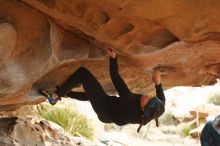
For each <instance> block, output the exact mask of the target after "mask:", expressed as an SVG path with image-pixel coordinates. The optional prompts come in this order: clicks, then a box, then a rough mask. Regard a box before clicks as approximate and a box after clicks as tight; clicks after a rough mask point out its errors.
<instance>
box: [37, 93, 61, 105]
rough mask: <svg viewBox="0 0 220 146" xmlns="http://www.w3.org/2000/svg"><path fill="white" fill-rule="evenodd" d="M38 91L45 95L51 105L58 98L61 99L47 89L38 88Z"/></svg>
mask: <svg viewBox="0 0 220 146" xmlns="http://www.w3.org/2000/svg"><path fill="white" fill-rule="evenodd" d="M39 93H40V94H41V95H43V97H45V98H46V99H47V100H48V101H49V103H50V104H51V105H55V104H56V103H57V101H58V100H61V98H60V97H58V96H57V95H56V94H55V93H54V94H51V93H50V92H49V91H47V90H45V89H39Z"/></svg>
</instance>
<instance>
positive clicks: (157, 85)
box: [152, 71, 166, 104]
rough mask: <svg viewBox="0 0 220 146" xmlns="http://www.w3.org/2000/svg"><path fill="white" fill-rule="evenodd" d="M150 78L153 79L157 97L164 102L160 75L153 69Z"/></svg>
mask: <svg viewBox="0 0 220 146" xmlns="http://www.w3.org/2000/svg"><path fill="white" fill-rule="evenodd" d="M152 80H153V81H154V84H155V88H156V93H157V97H158V98H159V99H160V100H161V101H162V102H163V103H164V104H165V101H166V99H165V95H164V92H163V88H162V84H161V77H160V72H159V71H154V72H153V74H152Z"/></svg>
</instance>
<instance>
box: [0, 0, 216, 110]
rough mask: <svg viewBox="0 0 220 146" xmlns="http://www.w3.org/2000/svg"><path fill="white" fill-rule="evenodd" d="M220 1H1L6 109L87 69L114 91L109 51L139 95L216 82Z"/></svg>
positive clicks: (0, 94) (0, 60)
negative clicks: (155, 78) (157, 84)
mask: <svg viewBox="0 0 220 146" xmlns="http://www.w3.org/2000/svg"><path fill="white" fill-rule="evenodd" d="M219 18H220V1H218V0H213V1H206V0H205V1H201V0H194V1H186V0H181V1H176V0H166V1H164V0H154V1H145V0H138V1H136V0H121V1H116V0H102V1H100V0H19V1H18V0H0V111H4V110H10V109H14V108H16V107H19V106H22V105H26V104H36V103H39V102H41V101H43V100H44V99H43V98H42V97H41V96H39V95H38V93H37V90H38V88H53V87H55V85H60V84H62V82H63V81H64V80H65V79H66V78H67V77H68V75H69V74H71V73H72V72H73V71H74V70H75V69H77V68H78V67H79V66H85V67H88V68H89V69H90V70H92V72H93V73H94V74H95V75H96V76H97V78H98V79H99V80H100V82H101V83H102V84H103V86H104V88H105V89H106V91H108V92H109V93H112V92H114V88H113V86H112V84H111V81H110V78H109V75H108V57H106V55H105V51H104V48H105V47H106V46H107V47H110V48H112V49H114V50H115V51H116V52H117V53H118V56H119V63H120V72H121V74H122V76H123V78H124V79H125V81H126V82H127V84H128V85H129V88H130V89H131V90H132V91H133V92H139V93H150V94H152V93H153V92H152V91H153V90H154V85H153V83H152V80H151V72H152V70H153V69H158V70H160V71H161V72H163V75H162V79H163V85H164V87H165V88H170V87H173V86H179V85H181V86H182V85H183V86H199V85H207V84H213V83H215V81H216V78H218V77H219V73H220V68H219V66H220V57H219V56H220V41H219V40H220V21H219Z"/></svg>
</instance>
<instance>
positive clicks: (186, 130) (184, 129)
mask: <svg viewBox="0 0 220 146" xmlns="http://www.w3.org/2000/svg"><path fill="white" fill-rule="evenodd" d="M192 129H193V128H192V127H191V126H190V125H189V124H186V125H183V127H182V130H181V134H180V135H181V136H183V137H187V136H189V132H190V131H191V130H192Z"/></svg>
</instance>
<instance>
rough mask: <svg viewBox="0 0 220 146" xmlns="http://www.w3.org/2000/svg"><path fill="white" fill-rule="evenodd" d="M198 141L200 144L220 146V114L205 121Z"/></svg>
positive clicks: (202, 145)
mask: <svg viewBox="0 0 220 146" xmlns="http://www.w3.org/2000/svg"><path fill="white" fill-rule="evenodd" d="M200 141H201V146H220V115H218V116H217V117H216V118H215V120H214V121H213V120H212V121H208V122H207V123H206V125H205V127H204V128H203V130H202V134H201V137H200Z"/></svg>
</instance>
